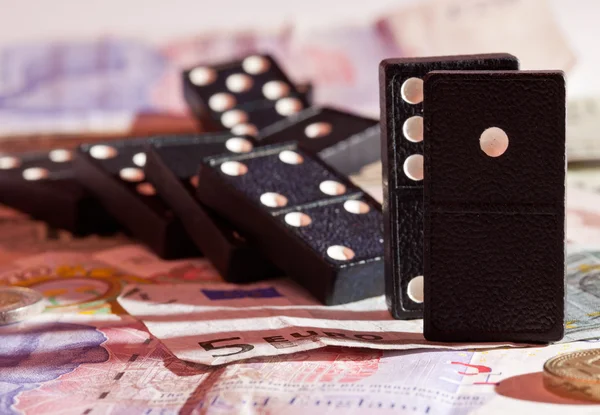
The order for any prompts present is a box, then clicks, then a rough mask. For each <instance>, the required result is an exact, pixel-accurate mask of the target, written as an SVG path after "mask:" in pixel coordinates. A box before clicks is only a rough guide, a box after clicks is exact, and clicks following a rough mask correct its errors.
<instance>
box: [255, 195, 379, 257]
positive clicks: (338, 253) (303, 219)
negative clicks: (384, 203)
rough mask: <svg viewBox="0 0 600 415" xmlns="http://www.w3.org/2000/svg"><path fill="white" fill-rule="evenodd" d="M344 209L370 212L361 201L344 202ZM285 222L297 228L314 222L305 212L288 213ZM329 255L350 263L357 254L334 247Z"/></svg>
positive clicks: (339, 246)
mask: <svg viewBox="0 0 600 415" xmlns="http://www.w3.org/2000/svg"><path fill="white" fill-rule="evenodd" d="M266 194H267V193H265V194H263V195H262V196H261V202H262V201H263V200H262V199H263V196H265V195H266ZM279 196H281V195H279ZM263 203H264V202H263ZM344 209H345V210H346V211H348V212H350V213H353V214H357V215H359V214H364V213H367V212H368V211H369V210H370V207H369V205H367V204H366V203H365V202H363V201H361V200H347V201H346V202H344ZM284 221H285V223H287V224H288V225H289V226H293V227H295V228H301V227H305V226H309V225H310V224H311V223H312V222H313V220H312V218H311V217H310V216H309V215H307V214H306V213H304V212H290V213H287V214H286V215H285V216H284ZM327 255H328V256H329V257H330V258H333V259H335V260H337V261H349V260H351V259H352V258H354V256H355V253H354V251H353V250H352V249H350V248H348V247H347V246H344V245H332V246H330V247H328V248H327Z"/></svg>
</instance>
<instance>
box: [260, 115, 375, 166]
mask: <svg viewBox="0 0 600 415" xmlns="http://www.w3.org/2000/svg"><path fill="white" fill-rule="evenodd" d="M379 137H380V132H379V122H378V121H377V120H373V119H370V118H364V117H360V116H357V115H354V114H351V113H348V112H343V111H338V110H335V109H333V108H323V107H311V108H307V109H305V110H303V111H300V112H298V113H296V114H293V115H291V116H290V117H288V118H287V119H284V120H280V121H278V122H276V123H274V124H272V125H270V126H267V127H266V128H264V129H262V130H261V131H260V133H259V136H258V138H257V139H258V141H259V143H260V144H274V143H279V142H283V141H290V140H292V141H299V142H301V143H302V147H303V148H304V149H306V150H308V151H311V152H312V153H313V154H317V155H318V156H319V157H320V158H321V159H322V160H324V161H325V162H326V163H327V164H329V165H330V166H332V167H334V168H335V169H336V170H337V171H339V172H340V173H342V174H344V175H350V174H353V173H357V172H358V171H359V170H360V169H361V168H362V167H364V166H365V165H367V164H370V163H374V162H376V161H379V160H380V159H381V145H380V142H379Z"/></svg>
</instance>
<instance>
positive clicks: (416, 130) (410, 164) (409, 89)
mask: <svg viewBox="0 0 600 415" xmlns="http://www.w3.org/2000/svg"><path fill="white" fill-rule="evenodd" d="M400 93H401V95H402V99H403V100H404V101H405V102H407V103H409V104H412V105H415V104H420V103H421V102H423V80H422V79H420V78H414V77H413V78H408V79H407V80H406V81H404V83H403V84H402V87H401V88H400ZM402 133H403V134H404V137H405V138H406V139H407V140H408V141H410V142H412V143H419V142H421V141H423V117H422V116H420V115H415V116H412V117H410V118H408V119H407V120H405V121H404V124H403V126H402ZM403 170H404V174H405V175H406V177H408V178H409V179H411V180H414V181H420V180H423V156H422V155H421V154H412V155H410V156H408V157H407V158H406V160H404V165H403Z"/></svg>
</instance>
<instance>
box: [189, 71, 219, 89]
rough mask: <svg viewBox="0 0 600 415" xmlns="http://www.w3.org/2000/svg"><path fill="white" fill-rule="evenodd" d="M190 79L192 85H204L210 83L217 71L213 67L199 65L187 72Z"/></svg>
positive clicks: (215, 76) (213, 80)
mask: <svg viewBox="0 0 600 415" xmlns="http://www.w3.org/2000/svg"><path fill="white" fill-rule="evenodd" d="M188 76H189V78H190V81H191V82H192V83H193V84H194V85H198V86H204V85H208V84H212V83H213V82H215V79H217V73H216V72H215V70H214V69H211V68H206V67H204V66H199V67H197V68H194V69H192V70H191V71H190V72H189V75H188Z"/></svg>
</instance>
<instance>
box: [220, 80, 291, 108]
mask: <svg viewBox="0 0 600 415" xmlns="http://www.w3.org/2000/svg"><path fill="white" fill-rule="evenodd" d="M235 76H246V77H247V75H231V76H230V77H229V78H227V81H229V80H230V79H232V78H233V77H235ZM234 79H235V78H234ZM250 82H251V80H250ZM246 86H248V83H247V82H246ZM229 89H230V90H231V88H229ZM290 90H291V89H290V86H289V85H288V84H286V83H285V82H283V81H269V82H267V83H266V84H264V85H263V87H262V93H263V95H264V96H265V98H267V99H270V100H272V101H276V100H278V99H281V98H284V97H286V96H287V95H289V93H290ZM236 92H240V91H239V90H238V91H236ZM236 105H237V99H236V98H235V96H234V95H233V94H230V93H229V92H218V93H216V94H214V95H213V96H211V97H210V98H209V99H208V106H209V108H210V109H211V110H213V111H215V112H223V111H226V110H228V109H231V108H233V107H235V106H236Z"/></svg>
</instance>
